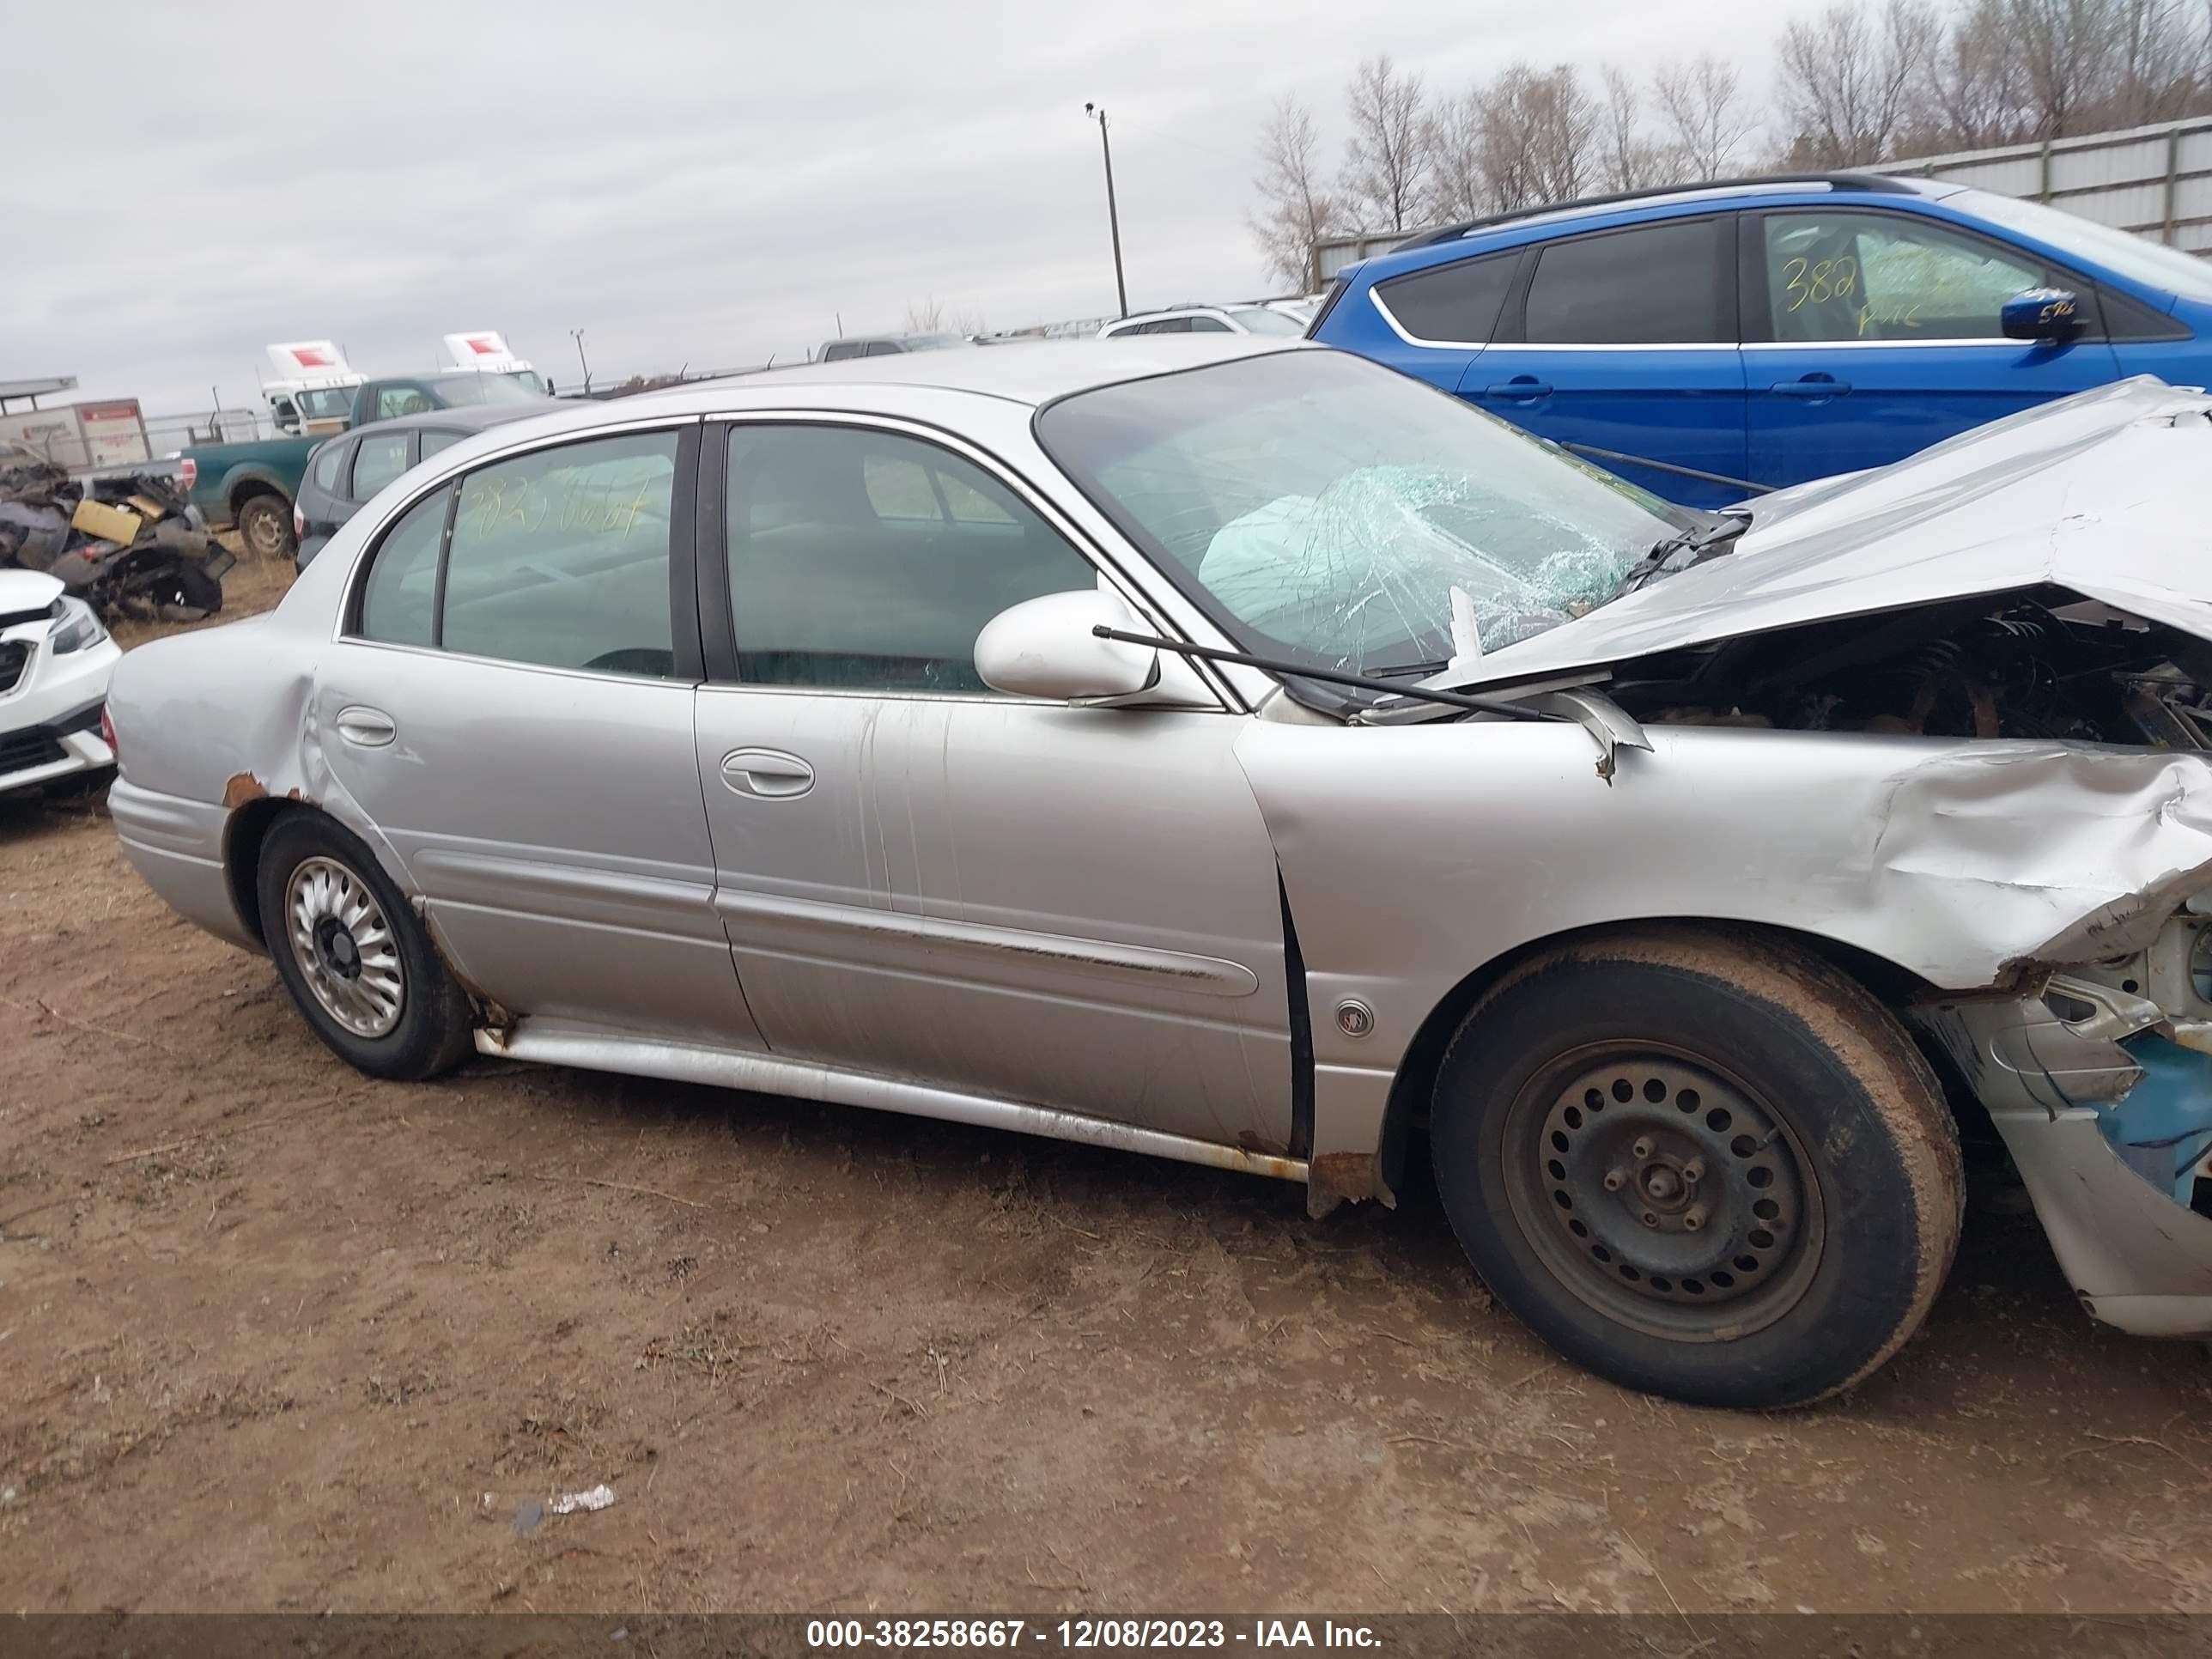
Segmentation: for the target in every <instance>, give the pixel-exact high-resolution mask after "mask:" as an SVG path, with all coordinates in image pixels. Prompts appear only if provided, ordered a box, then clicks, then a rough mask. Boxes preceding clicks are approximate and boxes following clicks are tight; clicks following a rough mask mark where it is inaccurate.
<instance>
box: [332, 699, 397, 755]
mask: <svg viewBox="0 0 2212 1659" xmlns="http://www.w3.org/2000/svg"><path fill="white" fill-rule="evenodd" d="M335 724H336V725H337V728H338V735H339V736H340V737H342V738H344V739H345V740H346V741H347V742H348V743H352V744H360V745H361V746H362V748H363V749H381V748H383V747H384V745H385V744H387V743H390V742H391V741H392V738H396V737H398V735H399V726H398V722H397V721H395V720H393V719H392V716H391V715H389V714H386V713H385V712H384V711H383V710H382V709H381V708H369V707H368V705H367V704H365V703H358V702H356V703H349V704H347V705H346V707H344V708H341V709H339V710H338V717H337V721H336V722H335Z"/></svg>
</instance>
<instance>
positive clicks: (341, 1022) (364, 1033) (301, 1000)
mask: <svg viewBox="0 0 2212 1659" xmlns="http://www.w3.org/2000/svg"><path fill="white" fill-rule="evenodd" d="M255 885H256V890H257V892H258V897H259V900H260V905H261V929H262V937H263V939H264V942H265V943H266V944H267V945H268V946H269V954H270V957H271V958H272V959H273V960H274V961H275V962H276V973H277V976H278V977H279V978H280V979H282V980H283V981H284V988H285V989H286V990H287V991H289V992H290V993H291V994H292V1000H293V1002H294V1003H295V1004H296V1005H297V1006H298V1007H299V1010H300V1012H301V1013H302V1014H303V1015H305V1016H306V1017H307V1024H309V1025H311V1026H313V1028H314V1031H315V1035H316V1036H319V1037H320V1038H321V1039H322V1040H323V1042H324V1044H325V1046H326V1047H328V1048H330V1049H331V1052H332V1053H333V1054H337V1056H338V1057H339V1058H340V1059H342V1060H345V1061H347V1062H348V1063H349V1064H350V1065H352V1066H356V1067H357V1068H358V1069H360V1070H362V1071H363V1072H366V1073H368V1074H369V1075H370V1076H371V1077H380V1078H392V1079H398V1080H401V1081H405V1082H419V1081H421V1080H422V1079H425V1078H432V1077H435V1076H437V1075H438V1074H439V1073H441V1072H446V1071H450V1070H451V1069H452V1068H453V1066H456V1065H458V1064H459V1063H460V1061H461V1060H462V1058H463V1057H464V1056H465V1055H466V1054H469V1053H470V1051H471V1048H473V1047H474V1030H475V1024H476V1022H475V1015H474V1012H473V1010H471V1007H470V1006H469V1000H468V997H467V995H466V994H465V993H464V992H463V991H462V990H461V988H460V987H459V985H458V984H456V983H455V982H454V981H453V975H452V974H451V973H450V972H449V971H448V970H447V967H446V964H445V963H443V962H442V961H441V960H440V959H439V957H438V953H437V951H436V950H435V949H434V948H433V947H432V945H431V943H430V939H429V935H428V933H427V932H426V931H425V930H424V928H423V926H422V923H421V922H420V921H417V920H416V916H415V913H414V911H413V910H411V909H410V908H409V907H408V904H407V901H406V899H405V897H404V896H403V895H402V894H401V893H400V891H399V890H398V888H397V887H395V886H394V885H393V884H392V879H391V878H390V877H388V876H386V874H385V873H384V870H383V867H382V866H380V865H379V864H378V863H377V861H376V859H375V857H374V854H371V853H370V852H369V850H368V848H367V847H366V846H364V845H362V842H361V840H360V838H359V837H357V836H354V835H352V834H350V833H349V831H347V830H346V829H343V828H342V827H341V826H339V825H338V824H337V823H333V822H331V820H330V819H329V818H327V817H324V816H323V815H322V814H321V813H319V812H315V811H307V810H304V809H301V810H295V811H289V812H287V813H286V815H285V816H284V817H283V818H281V819H279V820H278V821H277V823H276V824H275V825H274V826H273V827H272V828H271V829H270V831H269V834H268V836H267V837H266V838H265V839H264V841H263V842H262V844H261V863H260V866H259V868H258V870H257V872H255Z"/></svg>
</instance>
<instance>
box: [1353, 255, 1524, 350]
mask: <svg viewBox="0 0 2212 1659" xmlns="http://www.w3.org/2000/svg"><path fill="white" fill-rule="evenodd" d="M1520 269H1521V250H1520V249H1519V248H1517V247H1516V248H1510V249H1508V250H1507V251H1506V252H1504V253H1491V254H1486V255H1485V256H1484V257H1482V258H1480V259H1461V260H1458V261H1456V262H1455V263H1454V264H1448V265H1435V266H1431V268H1430V269H1428V270H1416V271H1414V272H1413V273H1412V274H1411V275H1409V276H1394V277H1392V278H1391V279H1390V280H1389V282H1387V283H1376V285H1375V295H1376V299H1378V300H1379V301H1382V302H1383V304H1384V305H1386V306H1388V307H1389V308H1390V314H1391V315H1392V316H1393V317H1395V318H1396V319H1398V325H1399V326H1400V327H1401V328H1402V329H1404V330H1405V331H1406V332H1407V333H1408V334H1410V335H1412V336H1413V337H1414V338H1415V339H1417V340H1433V341H1438V342H1449V343H1453V344H1455V345H1488V344H1489V343H1490V337H1491V335H1492V333H1493V332H1494V331H1496V329H1497V327H1498V313H1499V312H1501V311H1503V310H1504V308H1505V296H1506V295H1507V294H1508V293H1509V292H1510V290H1511V289H1512V287H1513V277H1514V274H1515V273H1516V271H1518V270H1520Z"/></svg>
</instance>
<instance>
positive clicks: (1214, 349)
mask: <svg viewBox="0 0 2212 1659" xmlns="http://www.w3.org/2000/svg"><path fill="white" fill-rule="evenodd" d="M1298 349H1302V343H1301V342H1299V341H1297V340H1291V339H1285V338H1277V337H1255V336H1251V335H1243V334H1209V335H1189V334H1186V335H1168V334H1158V335H1139V336H1138V337H1135V338H1133V339H1116V340H1038V341H1035V342H1029V341H1024V342H1020V343H1014V344H1010V345H997V346H987V347H983V346H979V347H975V348H973V349H967V350H951V351H919V352H911V353H902V354H900V355H897V356H883V357H859V358H850V359H848V360H847V361H845V362H836V363H813V364H810V365H808V366H807V367H805V368H778V369H771V370H769V371H768V372H766V373H764V374H745V375H733V376H732V377H731V378H729V379H727V380H710V381H706V382H704V383H702V384H699V385H696V386H681V387H671V388H670V389H669V390H667V391H665V392H645V393H642V394H641V395H639V396H637V397H635V398H622V399H620V400H619V401H617V402H615V403H611V404H604V405H602V407H604V408H605V410H607V411H608V416H609V418H610V419H628V418H630V417H632V416H636V415H641V414H648V413H657V412H659V411H661V410H686V411H689V410H705V409H725V408H734V407H738V406H740V405H743V404H760V403H770V402H773V401H774V400H775V398H776V396H777V394H778V392H780V391H781V389H782V388H784V387H787V386H928V387H933V388H935V389H938V390H940V391H945V392H974V393H975V394H977V395H978V396H981V397H987V398H1007V399H1009V400H1011V401H1012V402H1015V403H1020V404H1045V403H1049V402H1051V401H1052V400H1053V399H1054V398H1061V397H1065V396H1066V395H1067V394H1068V393H1069V392H1087V391H1090V390H1091V388H1093V387H1095V386H1112V385H1115V384H1116V383H1117V382H1120V381H1123V380H1144V379H1146V378H1147V377H1149V376H1152V375H1154V374H1171V373H1173V372H1174V371H1175V370H1176V369H1182V368H1202V367H1203V366H1205V365H1206V364H1207V363H1214V362H1229V361H1231V360H1232V359H1235V358H1238V357H1255V356H1263V355H1265V354H1266V353H1267V352H1271V351H1294V350H1298Z"/></svg>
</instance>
